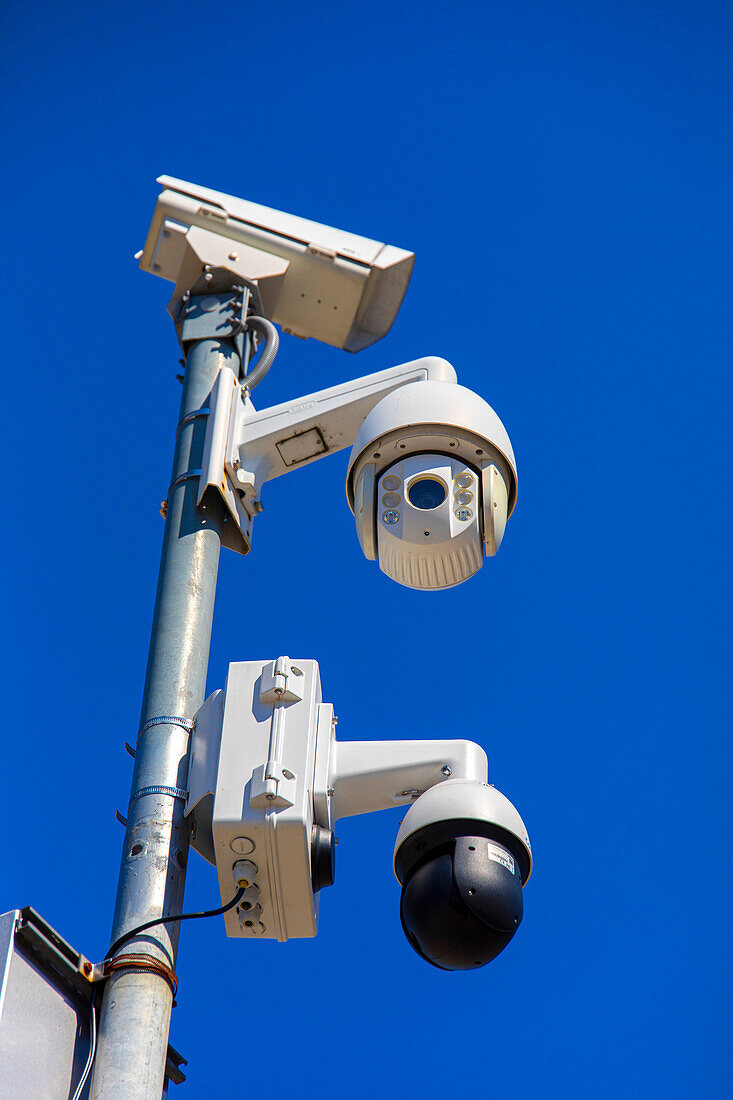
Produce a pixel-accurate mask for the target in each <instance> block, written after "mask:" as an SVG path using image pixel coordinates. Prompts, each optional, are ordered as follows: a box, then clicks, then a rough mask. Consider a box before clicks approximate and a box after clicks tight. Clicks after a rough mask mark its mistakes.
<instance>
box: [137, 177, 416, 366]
mask: <svg viewBox="0 0 733 1100" xmlns="http://www.w3.org/2000/svg"><path fill="white" fill-rule="evenodd" d="M157 182H158V183H160V184H161V185H162V186H163V191H162V192H161V194H160V195H159V197H158V201H157V204H156V207H155V212H154V214H153V219H152V222H151V225H150V229H149V231H148V236H147V240H146V242H145V247H144V248H143V250H142V253H141V254H140V257H139V259H140V267H141V268H142V270H143V271H149V272H150V273H151V274H153V275H159V276H160V277H161V278H164V279H169V280H171V281H172V282H174V283H176V296H180V294H182V293H183V292H184V291H186V290H188V289H189V288H190V286H191V285H193V283H194V282H195V281H196V279H197V278H198V276H200V275H201V272H202V270H203V266H204V265H205V264H208V265H211V266H212V267H225V268H228V269H229V270H231V271H232V272H233V273H234V274H235V275H237V276H239V277H240V278H242V279H244V280H246V281H247V282H249V283H251V284H254V285H256V286H257V288H258V290H259V293H260V297H261V301H262V304H263V308H264V310H265V313H266V315H267V316H268V317H269V319H270V320H271V321H275V322H276V323H277V324H279V325H281V326H282V329H283V331H284V332H289V333H292V334H293V335H294V336H301V337H304V338H305V337H309V336H310V337H313V338H314V339H316V340H322V341H323V342H324V343H326V344H331V345H333V346H334V347H339V348H344V349H345V350H346V351H360V350H361V349H362V348H365V347H368V346H369V345H370V344H373V343H375V341H377V340H379V339H381V338H382V337H383V336H384V335H386V333H387V332H388V331H389V329H390V328H391V326H392V323H393V321H394V319H395V317H396V316H397V313H398V311H399V308H400V305H401V304H402V299H403V298H404V295H405V291H406V289H407V284H408V282H409V279H410V275H411V273H412V267H413V264H414V260H415V257H414V254H413V253H412V252H406V251H405V250H404V249H401V248H395V247H393V246H391V245H386V244H382V243H381V242H379V241H373V240H370V239H368V238H367V237H360V236H357V235H356V234H354V233H347V232H344V231H343V230H340V229H333V228H332V227H330V226H327V225H321V224H320V223H318V222H313V221H308V220H307V219H305V218H299V217H296V216H295V215H293V214H286V213H283V212H281V211H279V210H271V209H269V208H268V207H266V206H260V205H258V204H257V203H253V202H248V201H247V200H245V199H238V198H235V197H234V196H232V195H226V194H223V193H221V192H219V191H212V190H211V189H210V188H208V187H199V186H198V185H196V184H193V183H186V182H185V181H184V180H178V179H173V178H172V177H170V176H161V177H160V178H159V179H158V181H157Z"/></svg>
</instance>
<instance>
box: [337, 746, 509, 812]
mask: <svg viewBox="0 0 733 1100" xmlns="http://www.w3.org/2000/svg"><path fill="white" fill-rule="evenodd" d="M487 778H488V761H487V758H486V753H485V752H484V750H483V749H482V748H481V746H480V745H477V744H475V743H474V742H473V741H336V739H335V738H334V739H333V740H332V742H331V758H330V762H329V780H330V788H331V790H332V791H333V801H332V807H331V812H332V818H333V820H334V821H337V820H338V819H339V818H341V817H352V816H354V815H355V814H368V813H372V812H373V811H374V810H388V809H390V808H392V807H393V806H399V805H404V804H405V802H413V801H414V800H415V799H416V798H417V797H418V796H419V795H421V794H422V793H423V791H426V790H428V789H429V788H430V787H434V786H435V785H436V783H441V782H444V781H445V780H446V779H474V780H476V782H478V783H486V781H487Z"/></svg>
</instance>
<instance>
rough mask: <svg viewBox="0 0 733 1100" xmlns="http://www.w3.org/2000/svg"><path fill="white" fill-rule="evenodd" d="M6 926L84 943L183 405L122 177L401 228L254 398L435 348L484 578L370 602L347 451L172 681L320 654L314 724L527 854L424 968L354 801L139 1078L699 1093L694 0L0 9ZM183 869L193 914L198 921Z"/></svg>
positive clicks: (194, 870) (714, 69) (714, 327)
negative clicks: (479, 946) (475, 454)
mask: <svg viewBox="0 0 733 1100" xmlns="http://www.w3.org/2000/svg"><path fill="white" fill-rule="evenodd" d="M0 24H1V25H0V31H1V32H2V33H1V34H0V38H2V41H3V45H2V47H1V50H2V57H1V58H0V60H1V61H2V73H3V76H2V86H3V98H4V103H5V106H4V111H3V116H2V123H1V124H0V129H1V134H2V151H3V161H4V168H3V173H2V176H1V177H0V188H1V189H2V209H3V211H4V214H5V217H4V229H3V245H4V253H5V266H4V270H5V279H4V302H5V311H4V325H3V340H4V344H5V362H6V370H5V375H4V377H5V393H4V415H3V418H2V420H3V431H4V438H5V477H4V484H5V490H6V492H5V514H6V520H7V522H6V526H5V531H4V537H3V540H2V544H3V554H4V566H3V576H4V578H5V584H4V586H3V588H4V607H5V612H6V615H5V621H6V624H7V625H6V628H5V633H4V640H3V668H4V672H5V693H4V725H5V737H4V741H3V743H4V756H5V760H4V769H3V770H4V774H5V781H4V783H3V798H2V829H1V830H0V862H1V865H2V869H3V873H2V876H1V877H0V881H1V885H0V912H2V911H5V910H8V909H11V908H13V907H16V906H22V905H25V904H29V903H32V904H33V905H34V906H35V907H36V908H37V909H38V910H40V912H41V913H42V914H43V915H44V916H45V917H46V919H47V920H49V921H50V922H51V923H52V924H54V925H55V927H57V928H58V930H59V931H60V932H61V933H62V934H63V935H64V936H65V937H66V938H67V939H68V940H70V941H71V942H72V943H73V944H74V945H75V946H77V947H78V948H79V949H80V950H81V951H83V952H84V953H85V954H87V955H88V956H90V957H94V958H101V957H102V956H103V954H104V951H105V948H106V946H107V943H108V935H109V928H110V922H111V915H112V909H113V904H114V894H115V888H116V879H117V870H118V865H119V856H120V847H121V843H122V839H123V837H122V830H121V828H120V826H119V825H118V824H117V823H116V821H115V818H114V811H115V809H120V810H121V811H122V812H123V813H124V811H125V808H126V805H127V799H128V795H129V782H130V775H131V768H130V764H131V761H130V759H129V757H128V756H127V755H126V754H125V752H124V747H123V746H124V742H125V740H129V741H134V738H135V732H136V729H137V722H138V714H139V705H140V697H141V690H142V683H143V676H144V670H145V660H146V654H147V645H148V632H149V627H150V620H151V614H152V606H153V597H154V591H155V579H156V574H157V566H158V555H159V550H160V541H161V535H162V521H161V519H160V517H159V515H158V504H159V501H160V500H161V498H162V497H163V496H164V495H165V491H166V487H167V484H168V474H169V470H170V461H171V445H172V438H173V431H174V428H175V423H176V415H177V407H178V401H179V397H180V391H179V387H178V384H177V382H176V381H175V374H176V372H177V370H178V369H179V368H178V365H177V359H178V355H179V352H178V347H177V344H176V340H175V335H174V331H173V326H172V324H171V322H170V320H169V318H168V316H167V315H166V313H165V310H164V306H165V303H166V301H167V298H168V294H169V287H168V286H167V285H166V284H163V283H162V282H160V281H158V280H155V279H152V278H151V277H149V276H146V275H143V274H142V273H140V272H139V271H138V269H137V266H136V264H135V263H134V261H133V259H132V257H133V253H134V252H135V251H136V250H137V249H138V248H140V247H141V246H142V243H143V240H144V237H145V232H146V229H147V226H148V222H149V218H150V215H151V213H152V209H153V205H154V202H155V196H156V194H157V188H156V185H155V177H156V176H157V175H159V174H161V173H167V174H170V175H175V176H179V177H181V178H183V179H190V180H194V181H196V182H199V183H202V184H205V185H207V186H210V187H214V188H216V189H219V190H222V191H228V192H230V193H233V194H237V195H242V196H244V197H247V198H250V199H253V200H255V201H257V202H261V203H264V204H267V205H270V206H274V207H277V208H280V209H283V210H288V211H292V212H294V213H298V214H302V215H304V216H306V217H310V218H313V219H315V220H320V221H324V222H326V223H328V224H332V225H336V226H339V227H342V228H345V229H351V230H353V231H355V232H358V233H362V234H364V235H366V236H371V237H375V238H376V239H378V240H385V241H388V242H390V243H393V244H396V245H399V246H402V247H406V248H410V249H412V250H414V251H415V253H416V255H417V262H416V266H415V272H414V276H413V279H412V282H411V285H410V287H409V290H408V293H407V296H406V299H405V302H404V305H403V308H402V311H401V313H400V315H399V317H398V320H397V322H396V324H395V326H394V328H393V330H392V332H391V333H390V334H389V336H388V337H387V338H386V339H385V340H383V341H382V342H380V343H379V344H377V345H375V346H374V347H372V348H370V349H368V350H366V351H364V352H362V353H360V354H359V356H358V358H352V357H350V356H348V355H347V354H346V353H343V352H339V351H337V350H335V349H332V348H329V347H326V346H325V345H319V344H316V343H314V342H312V341H310V342H307V343H302V342H301V341H297V340H294V339H292V338H288V337H284V338H283V341H282V348H281V353H280V355H279V357H278V360H277V365H276V367H274V368H273V370H272V371H271V373H270V375H269V376H268V378H267V380H266V381H265V382H263V384H262V387H261V390H259V391H258V395H257V396H258V399H259V402H261V403H262V402H265V403H267V404H270V403H273V404H274V403H276V402H278V401H281V400H285V399H287V398H288V397H291V396H296V395H298V394H301V393H303V392H307V391H309V390H311V389H316V388H320V387H322V386H327V385H332V384H335V383H336V382H338V381H340V380H341V379H344V378H348V377H355V376H357V375H358V374H365V373H368V372H371V371H376V370H379V369H382V368H385V367H388V366H391V365H393V364H395V363H399V362H404V361H406V360H408V359H412V358H416V357H417V356H420V355H427V354H436V355H442V356H445V357H446V358H447V359H449V360H450V361H451V362H452V363H453V364H454V366H455V367H456V370H457V371H458V375H459V380H460V381H461V382H462V383H464V384H465V385H468V386H470V387H472V388H474V389H476V390H477V391H478V392H480V393H481V394H482V395H483V396H484V397H485V398H486V399H487V400H488V401H489V402H490V404H492V405H493V406H494V408H496V410H497V411H498V412H499V414H500V416H501V417H502V419H503V420H504V422H505V424H506V426H507V428H508V430H509V433H510V435H511V438H512V442H513V444H514V449H515V453H516V456H517V462H518V467H519V478H520V491H519V502H518V506H517V510H516V512H515V514H514V516H513V517H512V519H511V521H510V524H509V527H508V531H507V535H506V539H505V542H504V545H503V547H502V550H501V553H500V555H499V556H498V557H497V558H496V559H495V560H493V561H491V562H488V563H486V565H485V567H484V568H483V569H482V571H481V572H480V573H479V574H478V575H477V576H476V577H475V578H473V579H472V580H471V581H470V582H468V583H467V584H465V585H464V586H462V587H460V588H458V589H454V590H451V591H448V592H443V593H438V594H428V593H420V592H412V591H409V590H407V589H402V588H399V587H398V586H397V585H395V584H393V583H392V582H390V581H388V580H387V579H386V578H385V577H383V576H382V574H381V573H380V572H379V570H378V569H377V567H376V566H375V565H373V564H372V563H368V562H366V561H365V560H364V559H363V557H362V556H361V552H360V550H359V547H358V543H357V540H356V535H355V532H354V529H353V521H352V518H351V515H350V513H349V511H348V508H347V506H346V502H345V496H344V490H343V481H344V476H345V468H346V456H345V455H344V454H342V455H339V456H336V457H334V458H332V459H329V460H328V461H324V462H322V463H319V464H318V465H317V466H316V467H311V468H308V469H306V470H303V471H300V472H298V473H295V474H294V475H293V476H292V478H287V479H283V480H282V481H277V482H274V483H272V484H271V485H269V486H268V487H267V488H266V491H265V496H264V501H265V506H266V510H265V513H264V514H263V516H262V517H260V518H259V519H258V520H257V523H256V529H255V533H254V546H253V550H252V553H251V554H250V555H249V557H248V558H246V559H243V558H240V557H237V556H235V555H233V554H230V553H227V552H225V553H223V555H222V559H221V568H220V574H219V589H218V601H217V609H216V616H215V624H214V637H213V642H212V648H211V662H210V670H209V689H210V690H213V689H214V688H216V687H220V686H222V685H223V682H224V678H225V675H226V669H227V665H228V663H229V662H230V661H232V660H245V659H251V658H260V657H261V658H267V657H275V656H277V655H278V654H280V653H287V654H289V655H291V656H292V657H302V658H308V657H313V658H316V659H317V660H318V661H319V662H320V665H321V677H322V681H323V685H324V692H325V695H326V698H327V699H329V700H330V701H333V703H334V704H335V707H336V711H337V713H338V714H339V717H340V724H339V734H340V736H341V737H343V738H348V739H365V738H371V737H374V738H377V737H388V738H393V737H402V736H405V737H409V736H415V737H431V736H434V737H446V736H456V737H461V736H465V737H470V738H473V739H476V740H478V741H479V742H480V743H481V744H482V745H483V746H484V747H485V749H486V750H487V752H488V754H489V759H490V775H491V779H492V781H493V782H494V783H495V784H496V785H497V786H498V787H499V788H500V789H501V790H502V791H504V792H505V793H506V794H507V795H508V796H509V797H510V798H511V799H512V801H514V802H515V804H516V805H517V807H518V809H519V810H520V812H521V813H522V815H523V817H524V819H525V821H526V823H527V825H528V827H529V830H530V835H531V836H532V839H533V845H534V850H535V860H536V862H535V872H534V876H533V878H532V880H531V882H530V884H529V885H528V887H527V891H526V894H525V899H524V900H525V917H524V922H523V924H522V926H521V928H520V930H519V932H518V934H517V935H516V937H515V939H514V941H513V942H512V944H511V945H510V947H509V948H508V949H507V950H506V951H505V952H504V953H503V954H502V955H501V956H500V957H499V958H498V959H497V960H496V961H495V962H494V963H492V964H491V965H490V966H489V967H487V968H485V969H483V970H479V971H476V972H473V973H468V974H444V973H441V972H438V971H435V970H433V969H431V968H429V967H427V966H426V965H425V964H423V963H422V962H421V960H420V959H418V957H417V956H416V955H414V954H413V953H412V951H411V950H410V948H409V947H408V945H407V943H406V941H405V940H404V937H403V934H402V931H401V929H400V925H399V918H398V905H399V888H398V886H397V884H396V882H395V880H394V877H393V875H392V871H391V855H392V846H393V843H394V837H395V834H396V828H397V820H399V817H400V816H401V814H400V813H399V812H398V811H395V812H394V813H388V814H383V815H380V816H373V817H372V818H364V819H359V818H357V819H352V820H348V821H344V822H342V823H341V824H340V826H339V830H338V832H339V841H340V843H339V850H338V868H337V880H336V885H335V886H334V887H333V888H332V889H331V890H329V891H327V892H326V893H325V894H324V895H323V899H322V907H321V913H322V917H321V928H320V933H319V936H318V938H317V939H315V940H304V941H292V942H290V943H288V944H285V945H278V944H276V943H275V944H273V943H257V944H255V945H249V944H245V943H243V942H240V941H234V940H232V941H229V940H227V939H226V938H225V936H224V934H223V927H222V925H221V922H217V921H209V922H196V923H194V924H191V925H189V926H188V928H186V929H185V931H184V932H183V934H182V937H181V951H180V955H179V963H178V972H179V975H180V978H181V988H180V991H179V996H178V1002H179V1006H178V1008H177V1009H176V1010H175V1012H174V1016H173V1023H172V1031H171V1038H172V1041H173V1042H174V1044H175V1045H176V1046H177V1047H178V1048H179V1049H180V1050H181V1051H182V1052H183V1053H184V1055H185V1056H186V1057H187V1058H188V1060H189V1070H188V1072H189V1082H188V1084H187V1085H185V1086H181V1087H180V1089H179V1090H178V1091H177V1092H176V1095H177V1096H181V1097H184V1096H187V1097H191V1098H202V1100H203V1098H208V1097H211V1096H218V1095H224V1094H225V1091H229V1090H231V1089H232V1087H236V1088H237V1089H238V1090H239V1089H241V1088H243V1087H244V1083H243V1082H241V1081H238V1082H237V1084H236V1086H234V1085H233V1081H232V1079H233V1076H234V1075H235V1074H236V1073H237V1072H238V1071H239V1068H240V1067H241V1065H242V1064H243V1060H242V1052H245V1053H246V1058H245V1062H246V1064H247V1065H249V1066H250V1067H251V1071H250V1077H249V1078H248V1080H247V1082H246V1088H247V1091H248V1092H249V1093H257V1092H259V1091H262V1090H265V1089H267V1090H268V1091H270V1092H271V1091H273V1089H274V1090H276V1091H277V1092H278V1093H280V1094H282V1095H296V1096H299V1097H301V1096H302V1097H311V1096H314V1097H315V1096H322V1095H329V1096H347V1097H349V1098H354V1100H362V1098H364V1100H366V1098H367V1097H368V1098H372V1097H375V1096H379V1097H392V1096H394V1097H398V1096H399V1097H404V1096H420V1097H424V1098H426V1100H433V1098H436V1100H437V1098H438V1097H443V1096H445V1095H446V1094H447V1093H448V1092H449V1091H450V1092H451V1093H452V1092H453V1091H455V1090H461V1092H465V1093H468V1092H470V1093H472V1094H475V1095H487V1094H490V1095H491V1096H495V1097H501V1098H502V1100H525V1098H532V1100H534V1098H536V1097H543V1098H550V1097H553V1098H554V1097H562V1098H567V1097H586V1096H592V1097H594V1098H605V1097H609V1098H610V1097H613V1098H614V1100H615V1098H617V1097H619V1096H624V1097H646V1096H648V1095H650V1094H653V1095H655V1096H662V1097H665V1098H666V1097H669V1098H676V1097H687V1096H690V1095H695V1096H705V1097H718V1096H723V1095H725V1076H724V1065H725V1063H726V1060H727V1058H726V1056H725V1053H724V1051H725V1049H726V1048H727V1038H728V1035H729V1029H730V994H729V981H728V979H727V970H728V965H729V961H730V947H729V940H730V933H729V919H728V911H729V906H730V900H731V897H730V885H729V872H728V861H729V860H728V851H729V840H728V838H729V833H730V825H731V813H730V806H729V790H730V778H729V776H730V761H731V749H730V739H729V736H728V735H727V731H726V728H725V727H726V724H727V723H726V719H727V717H728V713H729V710H730V692H729V690H728V683H727V681H728V667H729V663H730V654H729V646H728V644H727V643H728V639H729V632H730V628H729V611H728V606H729V597H730V580H729V575H730V570H729V566H728V557H729V553H730V541H731V522H730V509H729V490H728V485H729V476H728V475H729V467H730V459H729V453H730V445H729V435H730V428H729V419H730V411H729V409H730V400H729V399H730V391H731V386H730V382H729V372H730V362H731V351H732V350H733V348H732V346H731V345H732V344H733V340H732V337H731V320H730V318H731V306H733V302H732V301H731V297H732V296H731V280H730V253H731V243H732V236H733V235H732V233H731V207H730V197H729V196H730V175H731V164H732V159H733V158H732V153H733V147H732V144H731V137H730V116H731V85H732V84H733V71H732V66H731V49H732V47H733V16H732V15H731V8H730V5H727V4H722V3H706V2H695V3H693V2H687V3H685V2H681V0H678V2H675V0H668V2H666V3H662V2H654V0H645V2H644V3H643V4H638V3H631V2H625V0H620V2H615V3H610V2H605V0H596V2H594V3H580V2H578V3H569V2H560V0H545V2H536V3H529V2H521V0H519V2H516V3H508V2H505V0H501V2H497V3H488V4H487V3H474V2H471V0H459V2H457V3H455V4H453V5H447V4H438V3H434V2H424V3H421V4H418V3H417V2H415V0H413V2H412V3H408V2H405V0H396V2H393V3H390V4H389V5H387V4H383V5H371V6H369V5H361V4H359V5H357V4H354V3H351V2H349V0H347V2H344V3H340V4H336V3H331V4H323V3H322V4H315V5H309V6H304V5H302V4H295V3H291V2H282V0H281V2H279V3H278V2H275V3H272V4H269V5H246V4H241V3H239V4H237V3H234V4H229V5H226V6H224V7H216V6H209V7H204V6H201V5H199V4H194V3H191V2H190V0H182V2H179V3H176V4H173V3H156V4H140V3H134V2H130V3H125V4H121V3H114V2H112V3H107V4H105V5H97V4H95V5H92V4H89V3H75V2H73V0H71V2H67V3H66V4H63V5H61V4H43V3H36V4H32V3H30V4H19V3H17V2H7V3H5V4H4V5H3V8H2V13H1V14H0ZM217 897H218V893H217V884H216V879H215V875H214V873H213V871H212V869H211V868H210V867H209V866H208V865H207V864H205V863H203V861H201V860H199V859H198V858H194V857H192V859H191V862H190V870H189V877H188V888H187V897H186V901H187V906H188V907H190V908H200V907H207V906H209V905H211V904H215V902H216V899H217Z"/></svg>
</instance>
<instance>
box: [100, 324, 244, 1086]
mask: <svg viewBox="0 0 733 1100" xmlns="http://www.w3.org/2000/svg"><path fill="white" fill-rule="evenodd" d="M246 339H247V338H246ZM233 360H236V362H233ZM225 364H229V365H230V366H232V367H233V369H234V370H235V372H238V368H239V356H238V355H237V352H236V351H235V349H234V346H233V344H232V343H230V342H228V341H226V340H222V339H202V340H200V341H198V342H197V343H195V344H193V345H192V346H191V347H190V349H189V351H188V355H187V359H186V371H185V378H184V382H183V395H182V398H181V415H180V421H179V428H178V432H177V436H176V444H175V453H174V461H173V475H172V478H171V489H170V492H169V495H168V503H167V516H166V523H165V534H164V536H163V550H162V556H161V564H160V573H159V578H158V590H157V594H156V600H155V612H154V617H153V628H152V636H151V641H150V652H149V656H148V666H147V673H146V679H145V690H144V695H143V705H142V715H141V721H140V733H139V734H138V740H137V750H136V756H135V769H134V776H133V781H132V794H131V797H130V807H129V811H128V820H127V831H126V834H125V844H124V849H123V853H122V867H121V870H120V878H119V884H118V889H117V902H116V906H115V915H114V923H113V928H112V940H113V941H114V940H116V939H117V938H118V937H119V936H121V935H123V934H124V933H125V932H126V931H128V930H130V929H132V928H135V927H137V926H138V925H139V924H142V923H143V922H145V921H147V920H151V919H153V918H155V917H159V916H162V915H168V914H180V913H181V911H182V905H183V893H184V885H185V877H186V862H187V858H188V847H189V826H188V824H187V822H186V820H185V818H184V816H183V810H184V801H183V797H182V792H183V791H184V790H185V787H186V783H187V776H188V746H189V729H190V722H191V719H192V717H193V715H194V713H195V712H196V710H197V709H198V707H199V706H200V705H201V703H202V702H203V699H204V691H205V688H206V670H207V665H208V658H209V644H210V640H211V625H212V618H213V613H214V596H215V592H216V577H217V569H218V563H219V548H220V543H221V538H220V530H219V518H218V516H217V515H215V514H214V513H213V510H212V509H209V510H199V509H198V508H197V507H196V497H197V493H198V479H197V477H196V476H195V474H194V471H195V470H197V469H199V468H200V467H201V460H202V452H203V444H204V435H205V431H206V414H205V412H203V411H202V410H203V409H205V407H206V405H207V399H208V396H209V393H210V392H211V388H212V386H213V384H214V381H215V379H216V376H217V374H218V372H219V370H220V369H221V367H222V366H224V365H225ZM199 411H201V415H198V416H197V415H193V414H195V413H197V412H199ZM178 929H179V925H178V924H177V923H174V924H170V925H159V926H157V927H155V928H151V929H150V930H149V931H148V932H146V933H144V934H143V935H141V936H140V937H138V938H136V939H135V940H133V941H131V942H129V943H127V944H125V945H124V946H123V947H122V948H121V949H120V951H119V952H118V955H121V954H126V953H129V952H132V951H135V952H144V953H146V954H148V955H152V956H154V957H155V958H156V959H160V960H161V961H162V962H164V963H165V964H166V965H167V966H169V967H174V966H175V957H176V950H177V946H178ZM172 1000H173V994H172V990H171V987H170V985H169V983H168V982H167V981H166V980H165V978H164V977H161V976H160V975H159V974H156V973H146V972H144V971H142V970H122V971H118V972H116V973H113V974H112V975H111V976H110V977H109V979H108V980H107V982H106V985H105V990H104V1000H103V1004H102V1011H101V1019H100V1026H99V1040H98V1049H97V1055H96V1060H95V1067H94V1076H93V1080H92V1086H91V1092H90V1100H113V1098H114V1100H160V1098H161V1095H162V1090H163V1080H164V1070H165V1061H166V1051H167V1045H168V1029H169V1024H170V1014H171V1007H172Z"/></svg>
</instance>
